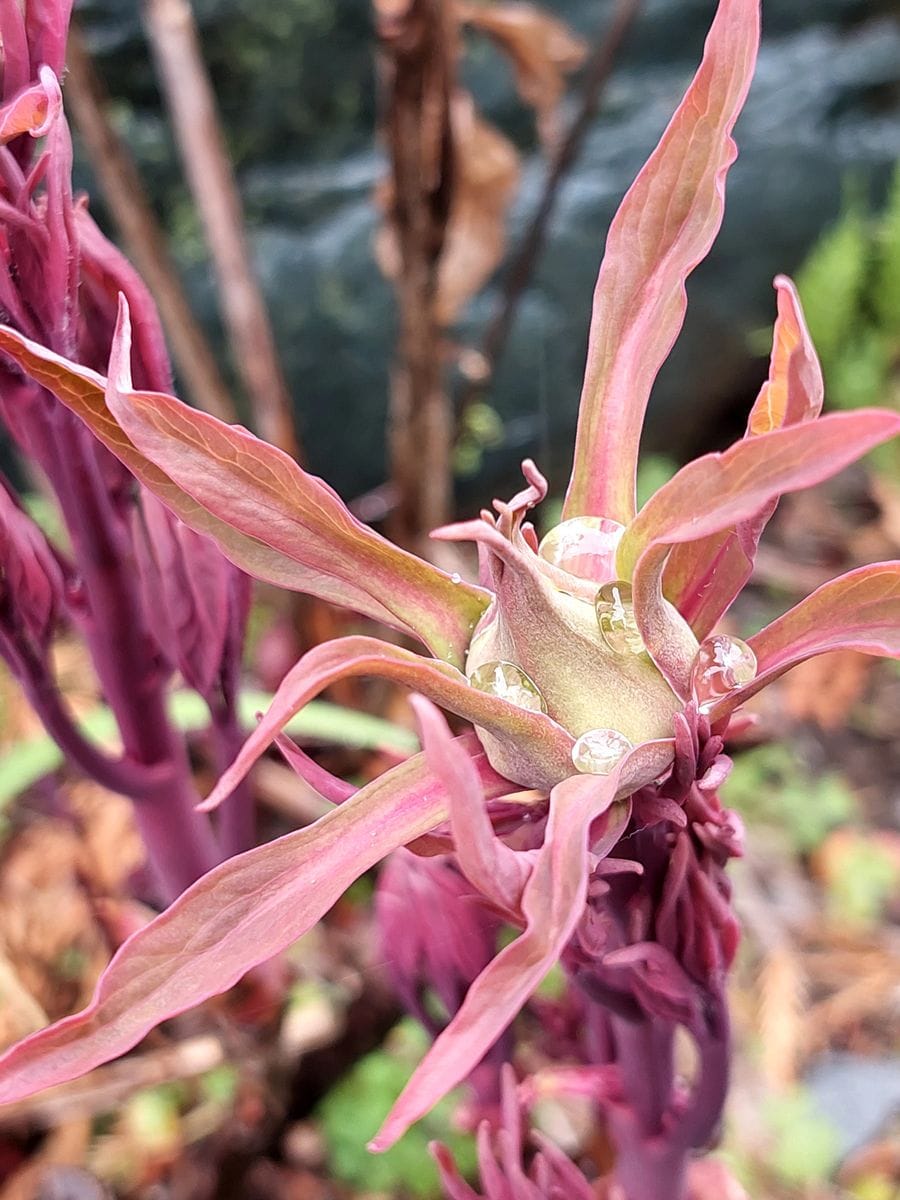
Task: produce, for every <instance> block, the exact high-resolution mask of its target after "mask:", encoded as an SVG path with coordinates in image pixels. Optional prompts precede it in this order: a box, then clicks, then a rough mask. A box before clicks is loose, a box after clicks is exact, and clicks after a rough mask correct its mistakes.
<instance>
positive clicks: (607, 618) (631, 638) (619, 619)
mask: <svg viewBox="0 0 900 1200" xmlns="http://www.w3.org/2000/svg"><path fill="white" fill-rule="evenodd" d="M594 608H595V610H596V613H597V622H598V624H599V625H600V633H601V634H602V636H603V640H604V642H606V644H607V646H608V647H609V648H610V650H612V651H613V653H614V654H642V653H643V652H644V648H645V647H644V639H643V638H642V637H641V631H640V630H639V629H638V627H637V621H635V619H634V607H633V604H632V599H631V584H630V583H623V582H622V580H620V579H619V580H616V582H615V583H604V584H603V586H602V587H601V588H600V590H599V591H598V592H597V596H596V599H595V600H594Z"/></svg>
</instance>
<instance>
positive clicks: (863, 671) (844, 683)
mask: <svg viewBox="0 0 900 1200" xmlns="http://www.w3.org/2000/svg"><path fill="white" fill-rule="evenodd" d="M874 664H875V659H873V658H869V657H868V656H867V655H865V654H859V653H857V652H856V651H855V650H837V651H835V652H834V653H833V654H823V655H821V656H820V657H819V658H810V659H807V661H806V662H804V663H800V664H799V666H797V667H796V668H795V669H794V670H793V671H792V672H791V673H790V674H789V675H787V676H786V677H785V679H784V683H783V687H784V695H785V704H786V707H787V710H788V712H789V713H790V714H791V716H792V717H794V718H795V719H796V720H798V721H815V722H816V724H817V725H818V726H819V727H820V728H821V729H825V730H833V729H839V728H840V727H841V726H842V725H844V724H845V723H846V720H847V716H848V714H849V713H850V710H851V709H852V708H853V706H854V704H856V702H857V700H859V699H860V697H861V696H862V694H863V692H864V691H865V687H866V682H867V680H868V678H869V674H870V673H871V671H872V668H873V666H874Z"/></svg>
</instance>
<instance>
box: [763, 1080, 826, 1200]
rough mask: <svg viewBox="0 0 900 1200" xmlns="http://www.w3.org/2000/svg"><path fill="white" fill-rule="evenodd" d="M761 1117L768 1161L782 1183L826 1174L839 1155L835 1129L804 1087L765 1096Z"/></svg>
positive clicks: (816, 1180) (820, 1179) (820, 1178)
mask: <svg viewBox="0 0 900 1200" xmlns="http://www.w3.org/2000/svg"><path fill="white" fill-rule="evenodd" d="M764 1117H765V1123H766V1126H767V1127H768V1130H769V1133H770V1135H771V1138H772V1150H771V1156H770V1158H769V1165H770V1166H771V1168H772V1169H773V1170H774V1171H775V1173H776V1174H777V1176H778V1178H779V1179H780V1180H781V1182H782V1183H786V1184H788V1185H793V1186H798V1187H800V1186H804V1185H810V1184H816V1183H822V1182H824V1181H825V1180H826V1179H828V1178H829V1176H830V1175H831V1174H832V1172H833V1171H834V1169H835V1167H836V1166H837V1164H838V1160H839V1157H840V1155H839V1151H838V1144H839V1142H838V1137H837V1131H836V1130H835V1129H834V1127H833V1126H832V1125H831V1123H830V1122H829V1121H828V1120H826V1118H825V1117H824V1116H823V1115H822V1114H821V1113H820V1112H818V1111H817V1109H816V1107H815V1103H814V1101H813V1099H812V1097H811V1096H810V1094H809V1093H808V1092H807V1091H806V1090H805V1089H803V1088H796V1089H795V1090H794V1091H792V1092H789V1093H787V1094H786V1095H784V1096H776V1097H772V1098H771V1099H769V1100H768V1101H767V1102H766V1107H765V1113H764Z"/></svg>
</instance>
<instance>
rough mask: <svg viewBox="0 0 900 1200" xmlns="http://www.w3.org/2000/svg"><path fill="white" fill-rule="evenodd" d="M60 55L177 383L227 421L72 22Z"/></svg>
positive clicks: (213, 371)
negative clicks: (173, 365)
mask: <svg viewBox="0 0 900 1200" xmlns="http://www.w3.org/2000/svg"><path fill="white" fill-rule="evenodd" d="M67 62H68V75H67V78H66V100H67V101H68V106H69V108H70V109H71V112H72V115H73V116H74V118H75V124H76V126H77V128H78V132H79V134H80V135H81V140H82V142H83V143H84V147H85V149H86V151H87V154H88V157H89V159H90V161H91V165H92V166H93V168H94V171H95V172H96V175H97V180H98V182H99V184H100V188H101V190H102V193H103V197H104V199H105V201H106V203H107V205H108V207H109V210H110V213H111V214H112V217H113V220H114V221H115V223H116V226H117V228H118V231H119V234H120V236H121V238H122V240H123V242H124V243H125V247H126V249H127V251H128V254H129V256H130V257H131V259H132V261H133V262H134V264H135V266H136V267H137V269H138V271H139V272H140V274H141V275H142V276H143V278H144V280H145V281H146V283H147V286H148V287H149V288H150V291H151V292H152V293H153V298H154V300H155V301H156V303H157V305H158V307H159V312H160V316H161V317H162V322H163V326H164V327H165V331H166V336H167V338H168V341H169V345H170V346H171V347H172V354H173V356H174V358H175V362H176V365H177V367H178V372H179V374H180V376H181V378H182V379H183V381H184V385H185V388H186V390H187V392H188V394H189V396H190V398H191V399H192V400H193V402H194V403H195V404H196V405H197V406H198V407H199V408H202V409H205V411H206V412H208V413H212V414H213V416H216V417H219V418H220V419H221V420H223V421H235V420H236V419H237V418H236V415H235V412H234V406H233V404H232V401H231V395H230V393H229V391H228V387H227V385H226V383H225V380H224V379H223V378H222V375H221V373H220V371H219V368H218V365H217V363H216V360H215V357H214V356H213V353H212V350H211V349H210V347H209V343H208V342H207V340H206V338H205V337H204V334H203V331H202V330H201V328H200V326H199V324H198V323H197V321H196V319H195V317H194V314H193V312H192V311H191V307H190V305H189V303H188V300H187V297H186V295H185V293H184V288H183V287H182V285H181V281H180V280H179V278H178V272H177V270H176V268H175V264H174V262H173V261H172V256H171V254H170V253H169V247H168V244H167V242H166V237H165V234H164V233H163V231H162V229H161V228H160V225H159V222H158V221H157V219H156V216H155V214H154V212H153V209H152V208H151V207H150V205H149V203H148V202H147V197H146V194H145V192H144V187H143V184H142V182H141V178H140V175H139V174H138V170H137V167H136V166H135V163H134V160H133V159H132V157H131V154H130V153H129V151H128V147H127V146H126V145H125V143H124V141H123V140H122V138H121V137H120V136H119V134H118V133H117V132H116V130H115V128H114V127H113V125H112V122H111V121H110V119H109V111H108V97H107V94H106V89H105V88H104V86H103V82H102V80H101V79H100V76H99V75H98V74H97V70H96V68H95V66H94V64H93V62H92V61H91V57H90V54H89V53H88V50H87V47H86V46H85V43H84V38H83V36H82V34H81V31H80V30H79V29H78V28H77V27H76V26H75V25H73V26H72V28H71V30H70V32H69V47H68V55H67Z"/></svg>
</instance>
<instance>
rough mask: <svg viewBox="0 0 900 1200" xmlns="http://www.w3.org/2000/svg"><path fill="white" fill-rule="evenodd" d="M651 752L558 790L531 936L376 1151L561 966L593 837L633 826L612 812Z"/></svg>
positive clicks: (404, 1099) (507, 953)
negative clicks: (604, 823) (605, 823)
mask: <svg viewBox="0 0 900 1200" xmlns="http://www.w3.org/2000/svg"><path fill="white" fill-rule="evenodd" d="M652 754H653V750H652V744H651V743H648V744H647V746H645V747H638V748H637V749H636V750H635V751H633V752H632V754H630V755H629V756H628V757H627V758H626V759H624V760H623V761H622V763H621V764H619V766H618V767H617V768H616V770H615V771H613V772H612V774H610V775H606V776H598V775H577V776H572V777H571V778H569V779H566V780H564V781H563V782H562V783H561V784H559V785H558V786H557V787H555V788H554V789H553V791H552V793H551V796H550V816H549V820H548V823H547V831H546V835H545V838H544V844H543V846H542V847H541V850H540V852H539V853H538V855H537V858H536V859H535V861H534V864H533V866H532V869H531V873H530V875H529V878H528V881H527V883H526V884H525V889H524V892H523V895H522V904H521V919H522V922H523V923H524V926H525V929H524V932H523V933H522V934H521V935H520V936H519V937H518V938H516V940H515V941H514V942H511V943H510V944H509V945H508V946H507V947H505V949H503V950H501V952H500V953H499V954H498V955H497V957H496V958H495V959H494V961H493V962H492V963H491V964H490V966H489V967H487V968H486V969H485V970H484V971H483V972H482V973H481V975H479V977H478V978H477V979H476V980H475V982H474V983H473V984H472V986H471V988H470V989H469V992H468V995H467V996H466V999H465V1001H464V1002H463V1005H462V1007H461V1008H460V1010H459V1012H458V1013H457V1014H456V1016H455V1017H454V1018H453V1020H452V1021H451V1022H450V1024H449V1025H448V1026H447V1028H446V1029H445V1030H444V1031H443V1033H442V1034H441V1035H440V1037H438V1039H437V1040H436V1041H435V1043H434V1045H433V1046H432V1047H431V1049H430V1050H429V1052H428V1054H427V1055H426V1056H425V1058H424V1059H423V1061H422V1062H421V1064H420V1065H419V1067H418V1068H417V1069H416V1071H415V1073H414V1074H413V1076H412V1078H411V1079H410V1081H409V1083H408V1084H407V1085H406V1088H405V1089H404V1091H403V1093H402V1095H401V1096H400V1099H399V1100H398V1101H397V1103H396V1104H395V1105H394V1108H393V1109H392V1110H391V1113H390V1114H389V1115H388V1117H387V1119H386V1121H385V1122H384V1125H383V1126H382V1127H381V1129H380V1130H379V1132H378V1133H377V1134H376V1136H375V1138H374V1139H373V1141H372V1143H371V1147H370V1148H371V1149H373V1150H387V1149H388V1148H389V1147H390V1146H391V1145H393V1143H394V1142H395V1141H397V1139H398V1138H399V1137H401V1136H402V1135H403V1133H405V1131H406V1130H407V1129H408V1128H409V1126H410V1125H412V1124H413V1122H414V1121H417V1120H418V1119H419V1118H420V1117H422V1116H424V1115H425V1113H426V1112H428V1110H429V1109H430V1108H431V1107H432V1105H434V1104H436V1103H437V1101H438V1100H439V1099H440V1098H441V1096H443V1095H445V1094H446V1093H447V1092H448V1091H450V1089H451V1088H453V1087H455V1086H456V1085H457V1084H458V1083H460V1082H461V1081H462V1080H463V1079H465V1077H466V1076H467V1075H468V1074H469V1072H470V1071H471V1070H472V1068H473V1067H474V1066H475V1065H476V1064H477V1063H478V1062H480V1060H481V1058H482V1057H483V1055H484V1054H485V1052H486V1051H487V1050H488V1048H489V1047H490V1046H492V1045H493V1043H494V1042H495V1041H496V1040H497V1038H498V1037H499V1036H500V1034H501V1033H502V1032H503V1030H504V1029H505V1028H506V1027H507V1025H509V1023H510V1022H511V1021H512V1020H513V1018H514V1017H515V1016H516V1014H517V1013H518V1011H519V1009H520V1008H521V1007H522V1006H523V1004H524V1003H525V1002H526V1000H528V998H529V996H531V994H532V993H533V992H534V991H535V989H536V988H537V987H538V985H539V984H540V982H541V980H542V979H543V978H544V976H545V975H546V974H547V972H548V971H549V970H550V968H551V967H552V966H553V965H554V963H555V962H556V961H557V959H558V958H559V956H560V954H561V953H562V951H563V948H564V947H565V945H566V942H568V940H569V938H570V937H571V936H572V933H573V932H574V930H575V926H576V925H577V923H578V921H579V919H580V917H581V915H582V913H583V911H584V903H585V898H586V895H587V883H588V873H589V856H588V840H589V839H588V833H589V831H590V830H591V826H592V824H593V823H594V821H595V820H596V819H597V818H598V817H599V816H601V815H602V814H603V813H609V814H610V816H609V829H608V830H607V833H608V836H607V837H606V838H604V839H603V844H602V845H595V846H594V847H593V849H594V851H595V853H597V854H598V855H599V856H602V855H604V854H606V853H608V852H609V850H610V849H611V848H612V845H614V844H615V841H616V840H617V838H618V836H619V835H620V834H621V832H622V830H623V828H624V824H626V823H627V813H619V814H616V813H614V812H611V811H610V810H611V806H612V804H613V801H614V800H615V799H616V797H617V796H628V795H630V794H631V792H632V791H633V790H634V788H635V786H638V785H637V784H636V782H635V781H636V780H638V779H643V778H644V777H645V775H646V763H645V761H644V759H645V756H646V755H650V756H652Z"/></svg>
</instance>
